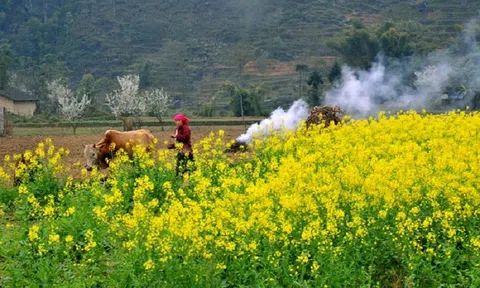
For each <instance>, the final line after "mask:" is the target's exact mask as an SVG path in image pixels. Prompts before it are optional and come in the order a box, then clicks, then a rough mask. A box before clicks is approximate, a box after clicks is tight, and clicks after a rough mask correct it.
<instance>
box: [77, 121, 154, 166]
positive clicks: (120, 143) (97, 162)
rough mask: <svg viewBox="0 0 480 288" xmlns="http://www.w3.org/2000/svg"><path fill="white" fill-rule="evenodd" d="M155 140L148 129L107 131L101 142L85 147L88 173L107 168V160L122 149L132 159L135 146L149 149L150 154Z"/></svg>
mask: <svg viewBox="0 0 480 288" xmlns="http://www.w3.org/2000/svg"><path fill="white" fill-rule="evenodd" d="M154 139H155V138H154V137H153V135H152V133H151V132H150V131H148V130H146V129H140V130H135V131H128V132H120V131H116V130H107V131H106V132H105V134H104V135H103V138H102V139H101V140H100V141H99V142H97V143H95V144H89V145H85V150H84V151H83V152H84V154H85V159H86V160H87V165H86V166H85V168H87V170H88V171H91V170H92V168H93V167H94V166H97V167H100V168H107V167H108V163H107V161H106V160H107V159H111V158H113V156H115V153H117V152H118V150H120V149H123V150H125V152H127V154H128V155H129V156H130V157H132V155H133V147H134V146H135V145H142V146H143V147H146V148H147V152H150V151H151V150H152V149H153V146H154ZM127 143H128V144H129V145H127ZM112 144H114V145H112Z"/></svg>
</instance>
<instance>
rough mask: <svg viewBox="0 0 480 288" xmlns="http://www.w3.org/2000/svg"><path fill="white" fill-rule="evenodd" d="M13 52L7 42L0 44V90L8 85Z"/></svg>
mask: <svg viewBox="0 0 480 288" xmlns="http://www.w3.org/2000/svg"><path fill="white" fill-rule="evenodd" d="M13 60H14V57H13V52H12V48H11V47H10V45H8V44H6V43H2V44H0V90H3V89H5V88H6V87H7V85H8V81H9V79H8V70H9V69H10V67H11V66H12V64H13Z"/></svg>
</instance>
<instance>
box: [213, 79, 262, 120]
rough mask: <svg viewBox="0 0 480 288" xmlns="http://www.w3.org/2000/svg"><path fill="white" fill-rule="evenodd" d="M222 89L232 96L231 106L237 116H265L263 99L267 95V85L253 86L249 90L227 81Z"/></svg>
mask: <svg viewBox="0 0 480 288" xmlns="http://www.w3.org/2000/svg"><path fill="white" fill-rule="evenodd" d="M222 89H224V90H225V91H228V93H229V94H230V97H231V100H230V106H231V107H232V111H233V114H234V115H235V116H237V117H240V116H261V115H263V97H264V95H265V93H266V88H265V85H263V84H262V85H257V86H255V85H251V86H249V87H248V88H241V87H238V86H236V85H235V84H233V83H232V82H230V81H227V82H226V83H225V84H224V85H223V87H222Z"/></svg>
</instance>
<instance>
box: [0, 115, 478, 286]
mask: <svg viewBox="0 0 480 288" xmlns="http://www.w3.org/2000/svg"><path fill="white" fill-rule="evenodd" d="M222 137H223V133H222V131H219V132H218V133H217V134H212V135H211V136H210V137H208V138H206V139H204V140H203V141H201V142H199V143H196V146H195V151H196V155H195V156H196V161H195V169H194V172H192V173H191V174H190V175H186V176H185V177H184V179H177V178H176V177H175V163H174V154H173V153H174V152H172V151H170V150H159V151H157V152H156V153H155V154H154V155H149V154H146V152H145V151H144V150H142V149H141V148H137V150H136V155H135V157H134V159H133V160H130V159H129V158H128V157H127V156H126V155H124V156H120V157H117V158H116V160H115V161H114V162H112V163H111V164H110V170H109V172H108V175H107V176H104V174H103V173H100V172H98V171H96V170H94V171H93V172H92V173H87V172H86V171H84V173H83V176H82V179H79V180H74V179H73V178H72V177H70V176H69V173H68V169H67V168H68V167H64V166H63V164H62V156H63V155H65V153H68V151H65V150H63V149H61V148H60V149H59V150H56V149H55V148H54V146H53V143H52V142H51V141H49V140H46V141H45V143H41V144H40V145H39V146H38V149H37V150H35V151H32V152H27V153H26V154H25V155H24V157H26V158H28V159H26V160H28V161H26V162H27V164H26V165H19V167H17V168H15V165H14V163H15V160H14V159H19V156H15V155H13V156H11V157H9V158H8V159H5V164H4V167H3V168H1V169H0V178H1V179H2V183H3V184H0V195H2V196H1V197H0V200H2V203H3V204H2V205H3V206H2V208H1V210H0V211H2V213H0V217H7V216H8V217H9V218H8V219H9V220H8V221H7V220H4V221H3V222H1V223H3V224H2V225H4V231H5V232H4V233H3V234H2V235H1V236H0V259H2V261H0V262H3V263H0V286H3V287H13V286H22V287H25V286H38V285H44V286H68V287H91V286H96V287H127V286H128V287H130V286H135V287H227V286H229V287H230V286H235V287H238V286H242V287H244V286H248V287H250V286H252V287H377V286H378V287H385V286H387V287H403V286H408V287H439V286H442V285H445V286H448V285H452V286H453V285H459V286H462V287H465V286H468V287H477V286H480V278H479V277H478V275H480V229H479V228H480V191H479V190H480V114H479V113H466V112H459V111H457V112H451V113H448V114H444V115H428V114H417V113H415V112H405V113H401V114H398V115H385V114H384V113H381V114H379V115H378V117H377V118H376V119H373V118H370V119H367V120H361V121H360V120H359V121H354V120H348V121H347V122H346V123H344V124H342V125H340V126H336V127H335V126H333V125H332V126H331V127H329V128H327V129H323V128H322V127H314V128H313V129H312V128H311V129H310V130H308V131H307V129H306V128H305V127H301V128H299V129H298V130H297V131H296V132H285V133H281V134H277V135H276V136H274V137H271V138H269V139H267V140H265V141H260V140H256V142H255V143H252V145H251V147H250V150H252V151H253V152H251V153H245V154H237V155H235V156H234V157H232V156H231V155H228V154H225V153H224V150H225V149H226V148H227V146H228V145H229V143H225V142H224V141H223V138H222ZM12 169H16V170H17V171H16V172H17V174H16V175H19V176H20V177H17V178H18V179H17V186H15V187H14V186H13V179H12V177H11V172H12ZM5 219H6V218H5Z"/></svg>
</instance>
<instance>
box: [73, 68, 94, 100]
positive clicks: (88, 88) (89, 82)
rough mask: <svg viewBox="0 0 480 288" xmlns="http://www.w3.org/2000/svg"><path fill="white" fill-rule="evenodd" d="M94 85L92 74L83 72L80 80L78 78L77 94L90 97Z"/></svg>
mask: <svg viewBox="0 0 480 288" xmlns="http://www.w3.org/2000/svg"><path fill="white" fill-rule="evenodd" d="M95 86H96V85H95V78H94V77H93V75H92V74H90V73H89V74H85V75H83V77H82V80H80V83H78V87H77V94H79V95H80V96H81V95H87V96H88V97H92V96H93V94H94V93H95V90H96V87H95Z"/></svg>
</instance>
